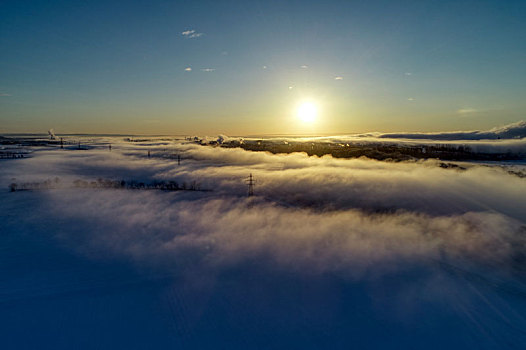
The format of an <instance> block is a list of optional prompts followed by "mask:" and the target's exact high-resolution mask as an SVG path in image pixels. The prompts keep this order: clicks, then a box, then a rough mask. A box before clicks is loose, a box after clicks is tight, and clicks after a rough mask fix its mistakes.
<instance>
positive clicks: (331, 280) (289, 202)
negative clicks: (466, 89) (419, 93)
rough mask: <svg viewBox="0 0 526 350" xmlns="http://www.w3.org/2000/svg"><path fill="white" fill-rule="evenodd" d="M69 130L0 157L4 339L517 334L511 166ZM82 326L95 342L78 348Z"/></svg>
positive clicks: (351, 340)
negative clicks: (61, 144)
mask: <svg viewBox="0 0 526 350" xmlns="http://www.w3.org/2000/svg"><path fill="white" fill-rule="evenodd" d="M77 139H78V138H77ZM80 140H81V144H82V145H84V147H85V149H80V150H79V149H77V148H78V147H77V146H76V141H75V142H74V141H73V140H71V141H70V143H68V144H67V145H66V147H65V149H60V148H58V147H56V146H54V147H36V148H35V147H32V148H31V147H29V148H28V150H29V151H30V152H29V153H27V154H26V157H25V158H23V159H6V160H2V163H1V167H0V188H1V189H2V190H1V191H2V198H3V199H2V201H1V203H0V212H1V213H2V222H3V223H2V227H3V229H2V237H1V248H2V252H3V253H2V258H1V263H2V265H3V267H4V268H3V269H2V270H3V271H4V272H2V280H3V281H4V282H3V285H4V287H3V288H2V292H1V294H0V307H1V308H2V314H3V316H2V318H1V326H2V327H1V329H2V330H1V331H0V334H1V335H2V338H3V339H15V338H16V339H18V340H17V342H16V344H17V346H16V348H31V347H33V346H34V345H35V344H36V342H38V341H46V342H49V344H55V345H56V346H57V347H70V346H78V347H85V348H91V347H94V346H103V347H107V346H119V347H128V348H144V347H145V346H147V345H146V344H148V346H157V347H164V346H169V345H170V346H179V347H182V348H215V344H229V346H231V347H240V348H241V347H270V348H274V347H283V346H285V347H287V346H294V347H296V346H301V347H306V348H319V347H323V346H325V345H327V344H333V345H334V344H336V347H342V348H343V347H349V346H358V347H385V346H388V344H390V343H392V342H396V343H397V344H402V345H404V344H405V345H406V346H409V347H426V348H443V347H444V346H452V345H454V346H459V347H461V345H460V344H470V346H472V345H474V344H476V346H477V347H478V348H482V349H490V348H510V349H511V348H517V347H519V346H520V344H523V343H524V341H525V340H526V334H525V332H524V329H526V319H525V316H524V315H525V314H526V279H525V277H526V275H525V268H524V266H525V265H524V264H525V262H526V260H525V259H526V255H525V254H526V220H525V218H526V216H525V213H526V201H525V200H524V198H526V185H525V178H524V177H522V176H519V175H521V174H522V173H523V171H524V165H523V163H521V162H516V163H511V164H483V163H465V162H464V163H458V164H460V166H458V167H451V166H447V167H444V166H441V165H443V163H442V162H441V161H439V160H432V159H429V160H418V161H406V162H393V161H377V160H372V159H368V158H357V159H338V158H333V157H332V156H330V155H326V156H323V157H317V156H311V157H309V156H308V155H307V154H305V153H290V154H271V153H268V152H250V151H246V150H243V149H240V148H222V147H211V146H202V145H199V144H196V143H194V142H187V141H184V140H180V139H179V140H178V139H175V138H163V137H157V138H145V139H144V140H140V139H137V140H133V141H134V142H130V141H129V140H128V139H127V138H122V137H113V138H112V137H97V136H93V137H83V138H80ZM522 140H524V139H522ZM110 144H111V146H112V147H111V149H110V148H109V145H110ZM81 147H82V146H81ZM179 157H180V159H181V162H180V164H178V158H179ZM249 174H252V175H253V177H254V179H255V181H256V184H255V188H254V192H255V195H254V196H251V197H247V184H246V179H247V178H248V176H249ZM46 180H47V182H45V181H46ZM44 182H45V185H43V183H44ZM121 182H122V183H127V184H130V183H135V184H139V183H142V184H143V185H142V186H143V187H141V185H137V186H138V188H137V189H135V187H133V186H135V185H133V186H132V187H129V186H127V187H122V185H119V184H121ZM170 182H172V183H177V186H178V188H179V189H180V190H176V191H167V190H162V189H161V190H159V189H155V188H153V187H152V188H150V189H148V188H147V185H144V184H155V183H156V184H157V187H158V188H159V186H160V185H159V184H166V183H170ZM12 184H16V185H17V187H16V190H15V191H13V192H9V191H10V188H11V189H13V186H12ZM79 184H80V185H79ZM10 186H11V187H10ZM144 186H146V187H144ZM152 186H153V185H152ZM141 188H142V189H141ZM183 189H184V190H183ZM28 318H31V320H32V322H31V323H30V324H29V325H28V324H27V319H28ZM22 323H24V324H25V327H21V324H22ZM28 327H29V330H30V331H31V332H32V333H33V337H31V338H28V339H24V338H23V334H24V333H25V332H27V329H28ZM85 327H86V328H89V329H90V332H95V334H97V337H96V338H93V339H91V338H90V339H84V338H83V341H82V342H79V340H78V339H79V337H81V335H82V334H83V328H85ZM382 330H384V331H382ZM378 332H380V333H381V334H380V335H379V334H378ZM59 334H60V336H59ZM202 334H206V335H207V336H206V337H202V336H201V335H202ZM276 334H279V337H273V336H272V335H276ZM81 338H82V337H81ZM11 344H15V342H12V343H11Z"/></svg>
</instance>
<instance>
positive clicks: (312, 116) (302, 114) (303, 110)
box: [297, 102, 318, 123]
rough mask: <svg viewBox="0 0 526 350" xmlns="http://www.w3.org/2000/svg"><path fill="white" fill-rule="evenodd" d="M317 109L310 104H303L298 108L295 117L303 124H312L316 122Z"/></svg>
mask: <svg viewBox="0 0 526 350" xmlns="http://www.w3.org/2000/svg"><path fill="white" fill-rule="evenodd" d="M317 114H318V109H317V108H316V105H315V104H313V103H311V102H303V103H302V104H300V106H299V107H298V111H297V115H298V118H299V119H300V120H301V121H302V122H303V123H312V122H314V121H315V120H316V116H317Z"/></svg>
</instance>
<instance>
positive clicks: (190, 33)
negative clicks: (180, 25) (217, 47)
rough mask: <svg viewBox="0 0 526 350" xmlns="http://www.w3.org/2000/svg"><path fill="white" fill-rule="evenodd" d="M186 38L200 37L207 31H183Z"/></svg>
mask: <svg viewBox="0 0 526 350" xmlns="http://www.w3.org/2000/svg"><path fill="white" fill-rule="evenodd" d="M181 34H182V35H183V36H184V37H186V38H199V37H202V36H203V35H205V33H198V32H196V31H195V30H193V29H192V30H185V31H184V32H182V33H181Z"/></svg>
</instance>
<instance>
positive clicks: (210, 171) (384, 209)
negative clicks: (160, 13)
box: [1, 140, 526, 275]
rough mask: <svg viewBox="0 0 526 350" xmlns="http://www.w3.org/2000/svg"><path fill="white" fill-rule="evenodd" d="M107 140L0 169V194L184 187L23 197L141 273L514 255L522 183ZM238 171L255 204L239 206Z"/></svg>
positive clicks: (498, 261)
mask: <svg viewBox="0 0 526 350" xmlns="http://www.w3.org/2000/svg"><path fill="white" fill-rule="evenodd" d="M113 144H114V146H113V151H111V152H109V151H108V150H107V149H106V148H105V147H104V146H100V147H97V146H96V145H95V148H94V149H92V150H90V151H60V152H59V151H40V152H37V153H38V154H35V156H34V157H33V158H30V159H26V160H24V161H18V162H12V163H9V166H7V167H3V169H2V172H1V176H2V186H3V187H4V188H5V189H6V191H7V185H8V183H9V182H10V181H32V180H37V179H38V178H40V179H41V180H42V179H43V178H53V177H55V176H57V177H60V178H61V179H62V181H61V183H68V181H69V182H71V181H73V180H74V179H78V178H83V179H88V180H89V179H91V180H94V179H97V178H108V179H114V180H118V179H125V180H132V179H133V180H136V181H154V180H164V181H171V180H174V181H177V182H178V183H191V182H197V183H199V185H200V187H201V188H205V189H210V190H212V192H202V193H198V192H162V191H126V190H118V189H115V190H111V189H95V190H90V189H84V190H82V189H67V188H64V189H60V188H59V189H55V190H50V191H46V192H35V193H33V194H32V195H33V196H38V197H41V198H42V200H43V201H44V203H45V202H49V203H50V204H51V205H49V206H48V207H47V208H46V210H45V211H46V213H47V215H49V216H52V217H53V216H56V217H57V218H58V217H60V218H61V220H66V221H67V222H71V224H70V225H71V226H72V227H76V228H75V230H76V231H77V233H78V232H81V233H82V234H80V235H79V234H76V235H75V236H71V234H70V233H69V231H68V230H66V231H64V232H61V234H60V237H61V239H64V240H65V241H68V242H70V243H71V244H72V246H78V247H86V245H85V244H78V242H77V240H79V239H80V240H86V241H87V242H89V245H90V246H91V247H94V246H95V247H96V246H99V247H105V249H107V250H108V251H112V252H113V253H114V254H117V255H123V256H128V257H129V258H132V259H136V260H139V261H143V262H148V264H149V263H151V262H152V261H157V262H159V261H161V262H163V263H167V262H168V261H172V260H173V261H174V262H175V261H179V263H181V261H180V259H182V260H185V259H186V260H188V259H190V260H191V261H194V262H195V259H197V261H199V262H200V264H203V265H204V266H208V267H217V266H222V265H225V264H226V265H228V264H237V263H240V262H242V261H244V260H246V259H252V258H253V257H254V256H260V257H262V259H263V260H266V261H268V262H272V263H273V264H278V265H283V266H287V267H288V268H298V267H299V266H301V267H302V268H308V269H311V270H313V271H314V270H316V271H335V270H338V271H348V270H349V269H351V270H352V271H354V272H353V275H360V274H362V273H365V271H367V270H368V269H370V268H372V267H375V269H376V268H379V266H383V268H385V269H390V268H393V267H396V266H397V265H398V264H399V263H400V262H404V261H420V262H424V263H425V264H430V263H431V264H432V263H435V261H437V260H440V259H446V260H448V259H453V261H454V260H456V259H460V260H467V261H470V262H474V263H477V264H482V265H487V264H489V265H494V266H500V268H504V269H509V268H512V269H513V268H514V267H513V266H515V265H514V264H515V260H514V259H515V258H516V256H517V254H518V255H520V254H523V253H524V252H523V251H522V250H523V246H524V242H523V240H524V230H525V228H524V224H525V222H524V216H523V213H524V212H526V203H525V202H524V200H523V199H524V198H526V185H525V180H524V179H523V178H520V177H517V176H514V175H511V174H509V173H508V172H507V171H506V170H505V169H502V168H500V167H488V166H478V165H474V166H471V167H469V168H468V169H467V170H464V171H458V170H452V169H443V168H440V167H438V166H437V162H435V161H424V162H418V163H389V162H379V161H373V160H368V159H354V160H348V159H334V158H332V157H330V156H325V157H322V158H318V157H308V156H307V155H305V154H287V155H271V154H268V153H262V152H259V153H256V152H248V151H244V150H241V149H223V148H213V147H203V146H197V145H194V144H182V143H179V142H175V143H172V142H165V141H161V142H158V143H151V142H150V143H143V144H141V143H137V144H130V143H122V142H121V143H119V142H117V141H115V140H114V142H113ZM147 150H149V151H150V153H151V157H150V158H148V157H147V153H146V152H147ZM175 155H178V156H181V157H182V164H181V165H177V160H176V156H175ZM167 156H170V157H168V158H167ZM249 173H252V174H253V176H254V177H255V179H256V196H255V197H252V198H248V199H247V198H246V191H247V187H246V184H245V178H246V177H247V176H248V175H249ZM9 195H10V196H17V195H19V194H18V193H13V194H9ZM186 260H185V261H186Z"/></svg>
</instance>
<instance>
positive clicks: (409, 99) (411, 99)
mask: <svg viewBox="0 0 526 350" xmlns="http://www.w3.org/2000/svg"><path fill="white" fill-rule="evenodd" d="M407 100H408V101H414V100H415V99H414V98H413V97H409V98H408V99H407Z"/></svg>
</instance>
